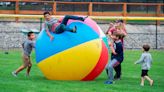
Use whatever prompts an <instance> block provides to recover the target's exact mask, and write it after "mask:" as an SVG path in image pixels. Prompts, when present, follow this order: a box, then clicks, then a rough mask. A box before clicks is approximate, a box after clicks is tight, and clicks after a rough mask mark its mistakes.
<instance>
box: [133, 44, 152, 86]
mask: <svg viewBox="0 0 164 92" xmlns="http://www.w3.org/2000/svg"><path fill="white" fill-rule="evenodd" d="M149 49H150V46H149V45H143V53H142V55H141V57H140V59H139V60H138V61H136V62H135V64H141V68H142V73H141V86H144V80H145V79H146V80H148V81H149V82H150V86H152V85H153V80H152V79H151V78H150V77H149V76H148V71H149V70H150V68H151V64H152V57H151V54H150V53H149V52H148V51H149Z"/></svg>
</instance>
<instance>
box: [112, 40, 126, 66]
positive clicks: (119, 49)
mask: <svg viewBox="0 0 164 92" xmlns="http://www.w3.org/2000/svg"><path fill="white" fill-rule="evenodd" d="M113 46H114V49H115V52H116V53H117V54H116V55H114V54H113V53H112V55H111V59H116V60H117V61H118V62H120V63H121V62H122V61H123V59H124V53H123V46H122V42H121V40H118V41H114V43H113Z"/></svg>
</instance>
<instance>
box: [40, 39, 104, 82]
mask: <svg viewBox="0 0 164 92" xmlns="http://www.w3.org/2000/svg"><path fill="white" fill-rule="evenodd" d="M101 50H102V44H101V39H96V40H92V41H89V42H86V43H83V44H80V45H78V46H75V47H72V48H70V49H67V50H65V51H63V52H60V53H58V54H55V55H53V56H50V57H49V58H47V59H45V60H43V61H41V62H39V63H38V66H39V68H40V69H41V71H42V72H43V74H44V75H45V76H46V78H48V79H51V80H54V79H55V80H81V79H83V78H84V77H85V76H87V75H88V74H89V73H90V72H91V71H92V70H93V68H94V67H95V66H96V64H97V62H98V61H99V57H100V54H101Z"/></svg>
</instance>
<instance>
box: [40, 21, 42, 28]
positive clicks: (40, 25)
mask: <svg viewBox="0 0 164 92" xmlns="http://www.w3.org/2000/svg"><path fill="white" fill-rule="evenodd" d="M41 30H42V18H40V31H41Z"/></svg>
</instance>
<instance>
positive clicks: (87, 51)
mask: <svg viewBox="0 0 164 92" xmlns="http://www.w3.org/2000/svg"><path fill="white" fill-rule="evenodd" d="M75 25H76V26H77V33H71V32H68V31H65V32H63V33H61V34H54V33H51V34H52V35H53V36H54V40H53V41H50V38H49V37H48V35H47V34H46V31H45V30H44V29H43V30H42V31H41V32H40V33H39V35H38V38H37V40H36V62H37V65H38V67H39V68H40V70H41V71H42V73H43V74H44V76H45V77H46V78H47V79H50V80H82V81H86V80H94V79H95V78H96V77H97V76H98V75H99V74H100V73H101V72H102V71H103V69H104V68H105V66H106V64H107V61H108V45H107V39H106V37H105V35H104V33H103V32H102V30H101V29H100V27H99V26H98V25H97V23H96V22H95V21H93V20H92V19H90V18H87V19H86V20H85V21H84V22H82V21H77V20H69V21H68V24H67V26H69V27H74V26H75Z"/></svg>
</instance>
